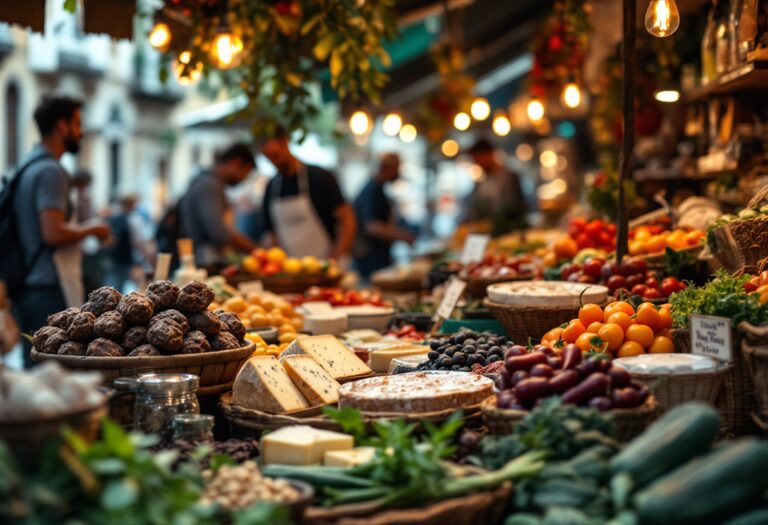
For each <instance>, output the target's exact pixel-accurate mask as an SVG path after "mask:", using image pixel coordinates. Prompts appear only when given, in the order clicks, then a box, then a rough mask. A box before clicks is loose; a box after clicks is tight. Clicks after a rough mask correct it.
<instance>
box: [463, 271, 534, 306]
mask: <svg viewBox="0 0 768 525" xmlns="http://www.w3.org/2000/svg"><path fill="white" fill-rule="evenodd" d="M459 278H460V279H462V280H463V281H466V282H467V294H469V295H470V296H472V297H473V298H475V299H484V298H485V297H486V296H487V295H488V287H489V286H491V285H492V284H498V283H510V282H513V281H532V280H533V279H535V278H536V274H533V273H527V274H525V275H516V276H509V275H507V276H503V277H502V276H499V277H490V278H488V279H477V278H472V277H467V276H466V274H464V272H460V273H459Z"/></svg>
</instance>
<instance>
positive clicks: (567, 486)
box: [533, 479, 600, 509]
mask: <svg viewBox="0 0 768 525" xmlns="http://www.w3.org/2000/svg"><path fill="white" fill-rule="evenodd" d="M599 496H600V489H599V488H598V487H596V486H595V485H593V484H591V483H589V482H588V481H586V480H584V481H582V482H581V483H578V482H576V481H575V480H572V479H548V480H546V481H544V482H542V483H537V484H536V488H535V492H534V494H533V503H534V505H536V506H537V507H539V508H542V509H546V508H548V507H577V508H578V507H583V506H586V505H588V504H590V503H591V502H593V501H595V500H596V499H597V498H598V497H599Z"/></svg>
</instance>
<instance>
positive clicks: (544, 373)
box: [531, 364, 555, 378]
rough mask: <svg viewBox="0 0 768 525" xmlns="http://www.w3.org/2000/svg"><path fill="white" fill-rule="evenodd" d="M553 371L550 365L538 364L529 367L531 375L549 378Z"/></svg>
mask: <svg viewBox="0 0 768 525" xmlns="http://www.w3.org/2000/svg"><path fill="white" fill-rule="evenodd" d="M554 373H555V371H554V370H553V369H552V367H551V366H549V365H545V364H540V365H535V366H534V367H533V368H531V377H546V378H550V377H552V375H553V374H554Z"/></svg>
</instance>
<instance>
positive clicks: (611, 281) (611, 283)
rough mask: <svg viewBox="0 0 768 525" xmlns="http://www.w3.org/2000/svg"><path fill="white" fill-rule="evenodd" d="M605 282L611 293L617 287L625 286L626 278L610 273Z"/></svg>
mask: <svg viewBox="0 0 768 525" xmlns="http://www.w3.org/2000/svg"><path fill="white" fill-rule="evenodd" d="M605 284H606V285H607V286H608V289H609V290H610V291H611V293H613V292H615V291H616V290H618V289H619V288H626V287H627V279H626V278H625V277H624V276H623V275H612V276H610V277H609V278H608V281H606V283H605Z"/></svg>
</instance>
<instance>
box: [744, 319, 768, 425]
mask: <svg viewBox="0 0 768 525" xmlns="http://www.w3.org/2000/svg"><path fill="white" fill-rule="evenodd" d="M739 332H740V333H741V334H742V335H743V339H742V342H741V354H742V356H743V358H744V361H745V362H746V365H747V369H748V370H749V373H750V376H751V378H752V382H753V385H754V389H755V394H756V403H757V410H756V415H757V416H758V417H759V418H760V419H761V420H764V421H768V326H753V325H751V324H749V323H747V322H743V323H741V324H740V325H739Z"/></svg>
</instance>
